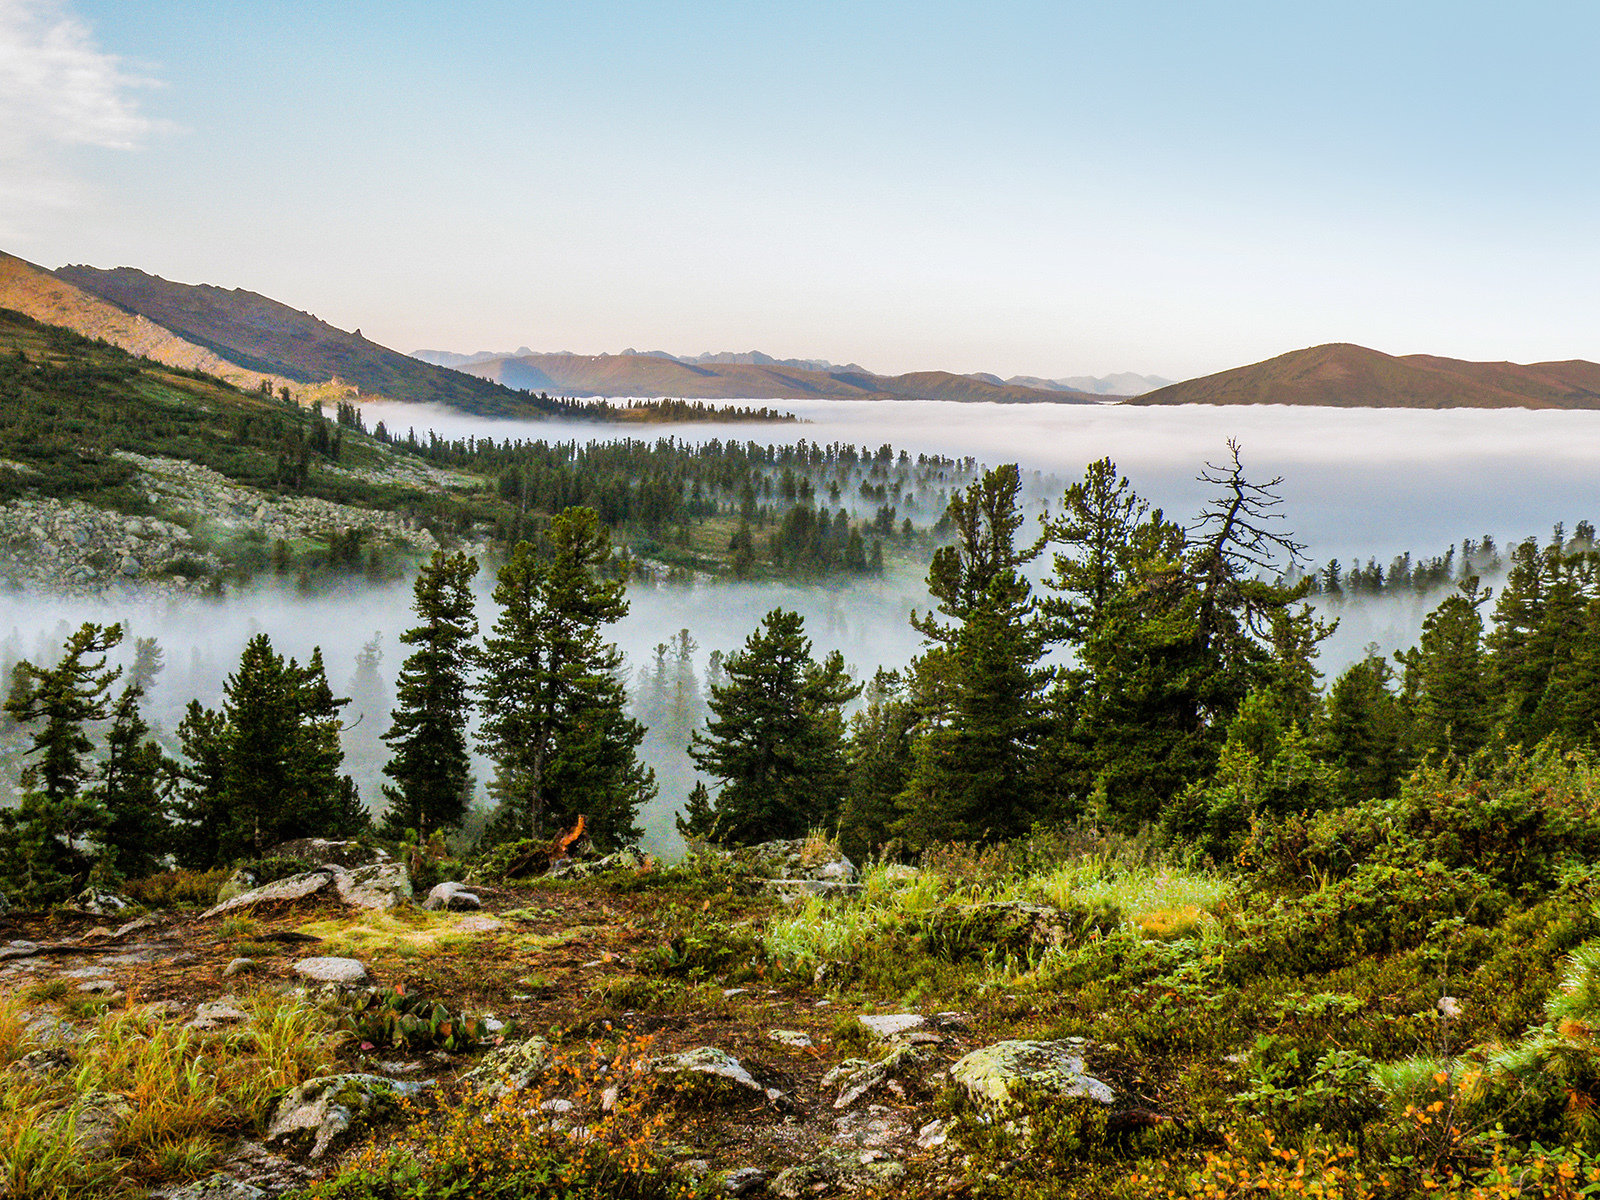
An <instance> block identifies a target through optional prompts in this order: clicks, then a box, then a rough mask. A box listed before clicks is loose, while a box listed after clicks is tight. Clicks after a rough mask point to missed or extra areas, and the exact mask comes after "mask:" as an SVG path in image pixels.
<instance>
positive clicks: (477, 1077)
mask: <svg viewBox="0 0 1600 1200" xmlns="http://www.w3.org/2000/svg"><path fill="white" fill-rule="evenodd" d="M549 1066H550V1043H549V1042H547V1041H545V1040H544V1039H543V1038H542V1037H532V1038H528V1039H527V1040H526V1041H521V1042H512V1043H510V1044H508V1045H504V1046H496V1047H495V1048H494V1049H493V1050H491V1051H489V1053H487V1054H485V1055H484V1056H483V1060H482V1061H481V1062H479V1063H478V1065H477V1066H476V1067H474V1068H473V1069H472V1070H470V1071H468V1072H467V1073H466V1074H465V1075H464V1076H462V1078H463V1079H465V1080H467V1082H469V1083H471V1084H472V1085H473V1086H475V1087H476V1088H477V1089H478V1090H479V1091H481V1092H487V1093H488V1094H489V1095H491V1096H498V1095H500V1094H501V1093H502V1092H520V1091H522V1090H523V1089H525V1088H527V1087H529V1086H530V1085H531V1084H532V1083H533V1081H534V1080H536V1079H538V1078H539V1077H540V1076H541V1075H543V1074H544V1073H545V1071H546V1070H548V1069H549Z"/></svg>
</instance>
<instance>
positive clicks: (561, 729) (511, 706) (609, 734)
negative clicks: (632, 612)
mask: <svg viewBox="0 0 1600 1200" xmlns="http://www.w3.org/2000/svg"><path fill="white" fill-rule="evenodd" d="M610 560H611V535H610V532H609V531H608V530H607V529H606V527H605V526H604V525H602V524H601V523H600V518H599V516H598V515H597V514H596V513H595V511H594V510H593V509H590V508H568V509H566V510H564V511H562V512H561V513H558V514H557V515H556V516H555V517H553V518H552V519H551V521H550V526H549V528H548V530H547V531H546V533H545V536H544V539H543V542H542V545H541V547H540V548H539V549H535V547H534V546H532V545H530V544H529V543H527V542H520V543H518V544H517V546H516V548H515V550H513V552H512V554H511V557H510V559H509V560H508V561H507V562H506V564H505V566H503V567H502V568H501V569H500V573H499V576H498V580H497V582H496V585H495V589H494V600H495V603H496V604H497V605H499V606H500V613H499V615H498V616H497V617H496V619H495V623H494V626H493V629H492V631H491V632H490V634H489V636H488V637H487V638H486V639H485V640H484V649H483V708H484V712H485V718H484V721H483V726H482V729H481V731H480V735H479V742H480V746H481V748H482V749H483V751H484V753H486V754H488V755H489V756H490V757H491V758H492V759H494V761H495V775H494V778H493V780H492V781H491V783H490V793H491V794H492V795H493V796H495V798H496V799H498V800H499V801H500V814H499V816H498V817H497V818H496V826H495V833H496V836H502V837H545V836H548V835H549V834H551V833H552V832H554V831H555V830H556V829H557V828H558V827H565V826H567V825H570V824H571V823H572V822H573V821H574V820H575V819H576V818H577V817H578V816H580V815H581V816H583V817H585V818H586V821H587V828H588V831H589V834H590V836H591V837H592V838H593V839H594V840H595V841H596V843H598V844H600V845H603V846H614V845H618V844H620V843H622V842H625V841H629V840H631V839H633V838H636V837H638V836H639V831H638V829H637V828H636V826H635V825H634V815H635V813H636V812H637V811H638V809H639V806H640V805H641V804H643V803H644V802H646V801H647V800H649V799H650V797H651V796H653V795H654V794H655V790H656V785H655V775H654V773H653V772H652V771H650V770H649V769H648V768H645V767H643V766H641V765H640V763H639V760H638V754H637V751H638V747H639V743H640V742H641V741H643V739H644V726H643V725H641V724H640V723H639V722H638V721H636V720H634V719H633V718H631V717H628V716H627V715H626V714H625V712H624V706H625V703H626V694H625V692H624V689H623V687H622V683H621V680H620V678H619V672H620V670H621V668H622V652H621V651H619V650H618V649H617V647H616V646H615V645H613V644H611V643H609V642H607V641H606V640H605V639H604V637H603V636H602V632H601V631H602V629H603V628H604V627H605V626H606V625H609V624H611V623H612V622H614V621H617V620H619V619H620V618H621V617H622V616H624V615H625V614H626V613H627V611H628V603H627V600H626V599H624V596H623V593H624V590H625V585H624V584H623V582H622V581H621V580H620V579H607V578H604V577H603V576H602V571H604V570H605V569H606V568H607V567H608V565H609V564H610Z"/></svg>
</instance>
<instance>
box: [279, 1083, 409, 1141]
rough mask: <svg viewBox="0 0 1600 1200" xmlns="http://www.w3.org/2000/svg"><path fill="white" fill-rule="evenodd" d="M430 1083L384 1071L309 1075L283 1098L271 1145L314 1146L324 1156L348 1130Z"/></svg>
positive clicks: (280, 1102)
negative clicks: (383, 1073) (401, 1078)
mask: <svg viewBox="0 0 1600 1200" xmlns="http://www.w3.org/2000/svg"><path fill="white" fill-rule="evenodd" d="M424 1086H425V1085H423V1084H420V1083H402V1082H400V1081H398V1080H394V1079H385V1078H384V1077H383V1076H381V1075H361V1074H351V1075H326V1076H323V1077H321V1078H319V1079H308V1080H307V1081H306V1082H305V1083H302V1084H301V1085H300V1086H299V1087H297V1088H295V1089H293V1090H292V1091H290V1092H289V1093H288V1094H287V1095H286V1096H284V1098H283V1099H282V1100H280V1101H278V1108H277V1111H276V1112H274V1113H273V1115H272V1124H271V1125H270V1126H268V1127H267V1143H268V1145H287V1146H289V1147H291V1148H293V1149H296V1150H304V1149H306V1148H307V1147H309V1151H310V1157H311V1158H313V1159H317V1158H321V1157H322V1156H323V1155H324V1154H325V1153H327V1151H328V1149H329V1147H330V1146H332V1145H333V1144H334V1142H336V1141H337V1140H338V1139H339V1138H341V1137H342V1136H343V1135H344V1134H346V1133H348V1132H350V1130H352V1129H354V1128H355V1127H356V1126H358V1125H360V1124H361V1123H363V1122H365V1121H370V1120H372V1119H373V1118H375V1117H377V1116H379V1115H381V1114H382V1113H383V1112H384V1111H385V1110H387V1109H388V1108H389V1107H391V1106H392V1105H393V1104H394V1102H395V1101H396V1100H397V1099H398V1098H399V1097H401V1096H412V1095H415V1094H416V1093H418V1092H420V1091H421V1090H422V1088H423V1087H424Z"/></svg>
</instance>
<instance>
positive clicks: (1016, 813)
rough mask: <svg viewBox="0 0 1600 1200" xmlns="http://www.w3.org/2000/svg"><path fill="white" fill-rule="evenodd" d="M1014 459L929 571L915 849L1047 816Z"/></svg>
mask: <svg viewBox="0 0 1600 1200" xmlns="http://www.w3.org/2000/svg"><path fill="white" fill-rule="evenodd" d="M1021 490H1022V482H1021V478H1020V476H1019V475H1018V473H1017V468H1016V466H1015V464H1007V465H1005V466H1001V467H997V468H996V469H994V470H992V471H989V472H987V473H986V474H985V475H984V476H983V478H982V479H980V480H979V481H978V482H976V483H974V484H972V485H971V486H970V487H969V488H968V489H967V490H966V492H965V493H963V494H961V495H958V496H956V497H955V498H954V499H952V500H951V501H950V507H949V510H948V515H949V516H950V518H951V520H952V522H953V524H954V526H955V529H956V542H955V544H954V545H951V546H945V547H942V548H941V549H940V550H939V551H938V552H937V553H936V554H935V555H934V559H933V564H932V566H931V567H930V568H929V571H928V590H929V591H930V592H931V593H932V594H933V596H934V597H935V599H937V600H938V601H939V612H940V613H942V614H944V616H946V617H947V618H950V620H949V621H948V622H946V621H940V620H939V619H938V618H937V617H935V616H933V615H932V614H929V615H928V616H925V617H919V616H917V615H916V614H913V615H912V625H913V626H914V627H915V628H916V629H917V630H918V632H920V633H921V634H922V635H923V636H924V637H925V638H927V639H928V641H929V642H930V643H931V645H930V649H929V651H928V652H926V653H925V654H924V655H923V656H922V657H921V658H920V659H919V660H918V661H917V662H915V663H913V665H912V669H913V672H914V673H915V674H917V675H918V676H920V677H921V679H920V680H919V683H918V685H917V687H916V691H917V693H918V695H919V697H920V698H921V699H922V700H923V702H924V704H923V707H922V708H921V711H920V712H919V717H920V721H919V728H918V737H917V740H916V743H915V747H914V750H913V766H912V770H911V773H910V776H909V778H908V780H907V784H906V788H905V791H904V793H903V794H902V796H901V798H900V806H901V808H902V809H903V810H904V813H905V816H904V819H903V820H902V822H901V823H900V826H899V828H900V830H901V831H902V833H903V834H904V835H905V837H906V838H907V840H908V841H909V842H910V843H911V845H912V846H926V845H928V844H929V843H931V842H936V841H946V840H955V839H962V840H965V839H986V838H998V837H1010V836H1013V835H1014V834H1017V833H1021V832H1023V831H1025V830H1026V829H1027V828H1028V826H1029V825H1030V824H1031V823H1032V822H1033V820H1035V819H1036V818H1038V817H1040V816H1042V815H1044V814H1043V813H1042V812H1041V811H1040V809H1039V807H1038V805H1037V804H1036V797H1035V793H1034V790H1033V788H1031V787H1030V786H1029V784H1028V778H1029V776H1030V774H1031V773H1032V772H1033V770H1034V769H1035V767H1036V765H1037V762H1036V755H1037V751H1038V747H1039V744H1040V742H1041V740H1042V738H1043V734H1044V721H1043V711H1042V707H1041V698H1042V692H1043V688H1044V685H1045V682H1046V679H1047V674H1046V672H1045V671H1043V670H1041V669H1040V667H1039V660H1040V658H1041V657H1042V656H1043V653H1044V640H1043V630H1042V628H1041V626H1040V624H1039V622H1038V620H1037V619H1036V615H1035V606H1034V602H1033V596H1032V588H1031V587H1030V585H1029V583H1028V581H1027V579H1026V578H1025V577H1024V575H1023V573H1022V568H1023V567H1024V566H1025V565H1026V564H1027V563H1028V562H1029V561H1030V560H1031V559H1033V558H1034V557H1035V556H1037V554H1038V553H1039V551H1040V547H1039V546H1037V545H1035V546H1032V547H1018V546H1017V544H1016V536H1017V532H1018V530H1019V529H1020V528H1021V525H1022V520H1023V515H1022V511H1021V508H1020V505H1019V503H1018V501H1019V497H1020V494H1021Z"/></svg>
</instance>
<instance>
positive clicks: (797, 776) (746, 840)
mask: <svg viewBox="0 0 1600 1200" xmlns="http://www.w3.org/2000/svg"><path fill="white" fill-rule="evenodd" d="M722 669H723V672H724V673H725V675H726V682H724V683H721V684H718V685H714V686H713V687H712V689H711V699H710V704H709V707H710V710H711V717H710V719H709V720H708V721H707V722H706V728H705V732H704V733H701V732H696V733H695V734H694V737H693V738H692V740H691V743H690V748H689V756H690V757H691V758H692V759H694V761H695V765H696V766H698V767H699V768H700V769H701V770H703V771H705V772H706V773H707V774H708V775H710V776H712V777H713V778H714V779H716V780H717V781H718V782H719V783H720V785H721V786H720V787H719V789H718V791H717V794H716V798H715V800H714V802H713V803H712V804H711V806H710V808H709V809H704V810H700V811H698V812H697V813H692V814H691V815H690V817H689V819H688V820H684V821H680V822H679V825H678V828H679V830H680V832H682V833H683V834H684V835H685V836H693V837H704V838H709V839H711V840H713V841H718V842H726V843H732V844H736V845H749V844H753V843H756V842H764V841H769V840H772V839H774V838H794V837H800V836H802V835H804V834H805V833H807V832H808V831H810V830H812V829H816V828H820V827H822V826H823V825H825V824H827V823H828V822H829V821H830V820H832V819H833V817H834V816H835V815H836V813H837V810H838V806H839V803H840V801H841V800H842V799H843V797H844V790H845V785H846V782H847V780H848V764H847V761H846V758H845V748H844V717H843V715H842V713H843V707H844V705H845V704H847V703H849V701H851V700H853V699H854V698H855V697H856V696H858V695H859V694H860V692H861V686H860V685H859V684H856V683H852V682H851V680H850V676H849V675H848V674H847V673H846V671H845V669H844V659H843V657H842V656H841V655H840V654H839V652H838V651H834V652H833V653H831V654H829V655H828V657H827V658H826V659H824V660H823V661H822V662H821V663H818V662H816V661H815V660H814V659H813V658H812V657H811V640H810V639H809V638H807V637H806V636H805V622H804V621H803V620H802V619H801V617H800V615H799V614H798V613H794V612H788V611H785V610H784V609H781V608H775V609H773V610H772V611H771V612H769V613H768V614H767V615H766V616H765V617H763V618H762V619H761V625H760V627H759V628H757V629H756V630H755V632H753V633H752V634H751V635H750V636H749V637H748V638H746V639H745V644H744V647H743V649H741V650H740V651H739V652H737V653H736V654H731V655H729V656H728V657H727V658H726V659H725V660H723V663H722Z"/></svg>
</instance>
